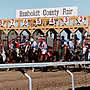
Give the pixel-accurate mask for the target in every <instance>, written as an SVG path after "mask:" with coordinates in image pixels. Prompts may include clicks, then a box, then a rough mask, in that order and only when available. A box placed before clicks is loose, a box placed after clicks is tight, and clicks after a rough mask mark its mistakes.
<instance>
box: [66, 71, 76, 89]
mask: <svg viewBox="0 0 90 90" xmlns="http://www.w3.org/2000/svg"><path fill="white" fill-rule="evenodd" d="M66 72H68V73H69V74H70V75H71V77H72V90H75V84H74V75H73V73H72V72H70V71H69V70H66Z"/></svg>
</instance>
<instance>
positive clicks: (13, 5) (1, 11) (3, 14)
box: [0, 0, 90, 19]
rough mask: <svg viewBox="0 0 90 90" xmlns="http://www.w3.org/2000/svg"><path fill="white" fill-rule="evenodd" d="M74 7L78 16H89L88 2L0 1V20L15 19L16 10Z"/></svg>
mask: <svg viewBox="0 0 90 90" xmlns="http://www.w3.org/2000/svg"><path fill="white" fill-rule="evenodd" d="M68 6H69V7H70V6H76V7H78V9H79V15H83V16H85V15H90V0H0V19H7V18H15V17H16V9H26V8H28V9H29V8H55V7H68Z"/></svg>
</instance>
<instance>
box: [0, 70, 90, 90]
mask: <svg viewBox="0 0 90 90" xmlns="http://www.w3.org/2000/svg"><path fill="white" fill-rule="evenodd" d="M27 73H28V74H29V75H30V76H31V77H32V82H33V90H69V88H71V77H70V75H69V74H67V73H66V72H65V71H58V72H31V70H28V71H27ZM74 75H75V87H80V86H83V85H84V86H86V85H89V86H90V78H89V77H90V73H85V72H82V71H81V72H75V73H74ZM0 88H4V89H5V90H28V79H27V78H26V77H25V76H24V75H23V74H22V73H21V72H18V71H6V72H5V71H3V72H0ZM15 88H19V89H15ZM4 89H0V90H4Z"/></svg>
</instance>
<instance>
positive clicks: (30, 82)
mask: <svg viewBox="0 0 90 90" xmlns="http://www.w3.org/2000/svg"><path fill="white" fill-rule="evenodd" d="M19 71H20V72H21V73H22V74H24V75H25V76H26V77H27V78H28V79H29V90H32V78H31V77H30V76H29V75H28V74H27V73H26V72H24V71H23V70H21V69H19Z"/></svg>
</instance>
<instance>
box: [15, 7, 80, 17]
mask: <svg viewBox="0 0 90 90" xmlns="http://www.w3.org/2000/svg"><path fill="white" fill-rule="evenodd" d="M58 16H78V8H77V7H61V8H41V9H20V10H16V18H34V17H58Z"/></svg>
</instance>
